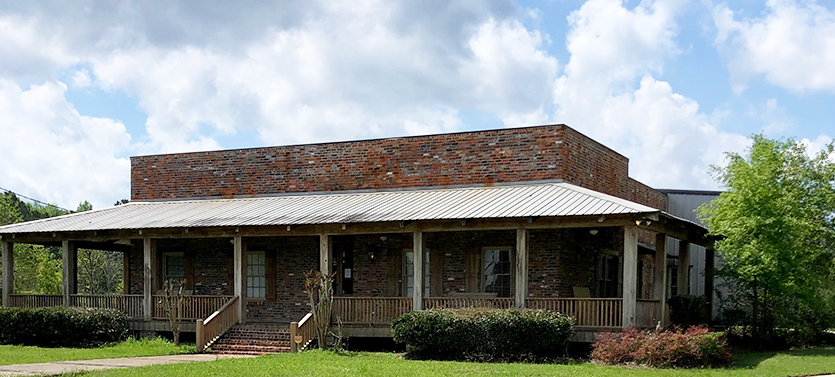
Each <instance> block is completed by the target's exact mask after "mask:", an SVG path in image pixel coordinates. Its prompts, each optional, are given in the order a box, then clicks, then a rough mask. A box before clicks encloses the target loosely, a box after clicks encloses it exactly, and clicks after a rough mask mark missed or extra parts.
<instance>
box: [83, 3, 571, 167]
mask: <svg viewBox="0 0 835 377" xmlns="http://www.w3.org/2000/svg"><path fill="white" fill-rule="evenodd" d="M497 3H499V4H500V3H501V2H497ZM485 4H490V3H485ZM438 5H439V7H440V8H439V9H438V10H437V11H432V12H429V11H427V9H426V8H425V7H418V8H419V9H418V8H415V4H404V5H400V6H397V5H396V4H395V3H390V2H376V1H369V2H362V3H352V5H351V6H350V7H343V6H341V5H338V4H329V6H327V7H324V8H323V9H322V13H321V14H320V15H319V17H318V18H316V19H311V20H307V21H306V22H302V23H299V24H297V25H295V27H293V28H282V27H276V28H274V29H273V30H271V31H268V32H266V33H262V34H260V35H259V36H258V37H256V38H252V39H249V40H246V41H244V42H243V43H242V44H243V46H240V47H239V48H237V49H234V50H223V49H214V48H204V47H199V46H188V47H182V48H177V49H168V48H161V47H142V48H136V49H130V50H125V51H115V52H112V53H109V54H107V55H102V56H100V57H94V58H92V59H91V64H92V67H93V69H94V73H95V75H96V78H97V82H99V83H101V85H103V86H104V87H105V88H107V89H119V90H124V91H125V92H128V93H131V94H133V95H135V96H136V97H137V98H139V101H140V107H141V108H142V109H143V110H145V111H146V112H147V113H148V123H147V130H148V133H149V136H150V139H151V142H150V144H149V145H146V146H145V149H148V150H153V149H158V150H160V151H182V150H193V149H205V148H215V147H219V145H220V144H221V143H220V142H219V140H220V138H222V137H224V135H229V134H233V133H235V132H237V131H239V130H241V129H247V128H249V129H254V130H256V131H257V132H258V134H259V135H261V138H262V140H263V141H265V142H266V143H270V144H286V143H297V142H311V141H328V140H339V139H352V138H363V137H379V136H391V135H401V134H404V133H405V134H411V133H413V132H424V131H426V130H444V131H455V130H456V129H459V128H460V127H461V121H460V120H458V119H452V118H451V117H457V116H458V115H457V110H450V109H467V110H475V111H480V112H486V113H489V114H493V115H494V116H496V117H497V118H499V119H504V120H506V122H507V123H508V124H516V123H517V122H519V121H521V120H525V121H534V120H540V119H542V118H543V117H542V116H541V114H543V111H544V110H543V108H544V107H545V106H548V105H549V104H550V102H551V93H552V91H551V84H552V82H553V79H554V77H555V75H556V71H557V67H558V64H557V61H556V59H555V58H553V57H551V56H549V55H548V54H547V53H546V52H545V51H544V46H543V39H542V37H541V35H540V34H539V33H537V32H531V31H528V30H527V29H526V28H525V27H524V26H523V25H522V24H520V23H519V22H518V21H516V20H514V19H512V18H507V15H508V14H509V13H508V11H507V10H504V9H503V8H501V7H499V8H500V9H499V10H495V9H493V8H491V7H489V6H488V7H487V9H485V7H484V5H483V4H482V3H472V4H470V3H465V4H461V3H455V4H446V3H443V2H441V3H439V4H438ZM413 8H414V9H413ZM416 125H420V126H419V127H418V126H416ZM418 129H419V130H424V131H417V130H418ZM198 135H201V136H202V137H201V136H198ZM207 135H210V136H207Z"/></svg>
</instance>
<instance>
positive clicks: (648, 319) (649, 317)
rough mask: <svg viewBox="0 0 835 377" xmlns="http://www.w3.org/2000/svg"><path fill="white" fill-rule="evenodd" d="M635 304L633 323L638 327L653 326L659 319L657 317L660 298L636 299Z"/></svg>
mask: <svg viewBox="0 0 835 377" xmlns="http://www.w3.org/2000/svg"><path fill="white" fill-rule="evenodd" d="M636 305H637V307H636V308H635V325H637V326H638V327H650V328H654V327H655V326H656V325H657V324H658V322H659V321H661V318H658V314H659V313H658V312H659V310H660V307H661V300H648V299H638V302H637V303H636Z"/></svg>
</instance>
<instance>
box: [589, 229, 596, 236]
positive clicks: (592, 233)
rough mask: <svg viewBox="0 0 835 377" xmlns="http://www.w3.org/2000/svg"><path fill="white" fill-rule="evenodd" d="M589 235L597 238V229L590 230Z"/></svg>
mask: <svg viewBox="0 0 835 377" xmlns="http://www.w3.org/2000/svg"><path fill="white" fill-rule="evenodd" d="M589 234H591V235H592V236H596V235H597V229H592V230H590V231H589Z"/></svg>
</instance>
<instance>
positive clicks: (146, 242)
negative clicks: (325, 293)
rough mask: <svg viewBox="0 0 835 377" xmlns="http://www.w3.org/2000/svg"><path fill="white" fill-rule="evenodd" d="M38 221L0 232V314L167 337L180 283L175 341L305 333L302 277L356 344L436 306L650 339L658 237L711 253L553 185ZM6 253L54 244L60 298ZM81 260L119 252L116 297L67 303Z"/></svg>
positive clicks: (141, 207)
mask: <svg viewBox="0 0 835 377" xmlns="http://www.w3.org/2000/svg"><path fill="white" fill-rule="evenodd" d="M120 207H123V208H120ZM49 220H52V221H38V222H33V223H24V224H17V225H13V226H7V227H4V228H0V234H2V237H3V239H2V243H0V246H2V252H3V253H2V254H3V271H2V272H3V305H5V306H27V307H34V306H57V305H65V306H88V307H110V308H116V309H119V310H122V311H124V312H125V313H126V314H127V315H128V317H129V318H131V319H132V323H133V327H134V329H137V330H160V331H164V330H165V327H166V325H165V323H164V321H162V319H163V318H165V313H164V312H163V310H162V307H161V305H160V301H161V297H160V295H159V289H160V287H161V282H162V281H165V280H167V279H168V278H180V277H183V278H185V280H186V282H187V283H186V284H187V291H188V293H189V294H187V295H186V302H185V305H184V307H185V310H184V312H185V315H184V319H186V320H188V321H189V323H190V324H191V325H189V326H188V327H186V328H185V330H186V331H190V330H191V331H196V332H198V334H199V333H201V331H202V332H205V331H207V330H201V328H203V327H210V325H209V324H208V323H215V322H223V324H221V325H217V328H216V329H213V330H211V331H212V332H215V333H217V332H220V333H222V332H223V331H225V329H223V327H224V326H226V327H227V328H228V326H231V324H234V323H246V322H271V323H291V322H297V323H296V324H295V330H293V331H295V333H306V332H308V330H306V326H309V323H308V322H306V321H304V320H303V318H305V317H306V315H305V314H306V313H307V312H308V306H307V296H306V294H305V293H304V289H303V279H304V277H303V272H304V271H309V270H311V269H319V270H321V271H322V272H324V273H328V274H334V277H335V280H336V281H335V287H334V288H335V294H336V296H337V297H336V298H335V302H334V320H335V321H336V322H339V323H341V324H342V325H343V326H344V330H345V331H346V333H347V334H348V335H353V336H388V335H389V334H390V329H389V325H390V323H391V321H393V320H394V319H395V318H397V317H398V316H399V315H401V314H403V313H406V312H408V311H412V310H421V309H430V308H436V307H447V308H453V307H487V308H511V307H515V308H524V307H528V308H538V309H548V310H556V311H559V312H562V313H566V314H569V315H571V316H572V317H574V318H575V321H576V323H577V325H578V329H579V330H580V331H581V332H583V331H585V332H588V333H589V334H590V333H591V332H593V331H599V330H607V329H608V330H613V329H620V328H624V327H629V326H642V327H654V326H655V325H656V324H657V323H658V322H662V324H663V323H665V318H666V315H667V314H666V308H665V305H662V303H663V302H664V301H666V297H665V296H666V294H667V293H666V289H665V287H666V286H667V285H668V283H667V274H666V264H667V263H666V260H667V254H666V243H667V239H668V236H670V237H674V238H676V239H679V240H681V241H680V242H679V246H680V247H683V248H684V249H682V250H683V252H682V253H684V254H685V255H686V251H684V250H685V249H688V248H689V243H690V242H693V243H697V244H700V245H705V246H708V247H710V242H709V240H708V239H707V237H706V236H705V234H706V232H705V230H704V229H703V228H701V227H700V226H698V225H696V224H693V223H690V222H687V221H685V220H681V219H678V218H675V217H673V216H670V215H668V214H666V213H663V212H661V211H659V210H656V209H653V208H650V207H646V206H642V205H640V204H637V203H632V202H629V201H626V200H623V199H620V198H615V197H611V196H608V195H605V194H600V193H596V192H593V191H590V190H586V189H582V188H579V187H577V186H573V185H570V184H565V183H545V184H530V185H507V186H494V187H477V188H461V189H434V190H409V191H395V192H374V193H353V194H319V195H309V196H300V195H287V196H277V197H264V198H251V199H223V200H219V199H218V200H194V201H175V202H137V203H131V204H129V205H125V206H119V207H114V208H109V209H105V210H99V211H94V212H93V213H79V214H74V215H70V216H65V217H63V218H56V219H49ZM15 242H21V243H37V244H50V245H56V244H60V245H61V247H62V252H63V260H64V263H63V268H64V286H63V288H64V290H63V292H64V293H63V294H62V295H54V296H36V295H16V294H15V293H14V291H13V283H12V282H13V274H14V256H13V250H14V249H13V244H14V243H15ZM79 247H88V248H103V249H105V250H112V249H118V250H120V251H122V252H125V253H126V254H125V255H126V257H125V258H124V260H125V261H126V262H125V263H126V265H125V292H124V294H123V295H99V296H96V295H79V294H77V290H76V288H75V276H74V274H75V268H74V267H75V266H74V264H75V258H76V256H75V255H76V253H77V249H78V248H79ZM682 253H680V255H681V254H682ZM686 273H688V270H687V269H680V274H686ZM677 278H678V279H686V277H682V276H678V277H677ZM298 322H300V323H298ZM211 326H215V325H214V324H212V325H211ZM210 335H211V334H210ZM212 336H216V334H215V335H211V336H208V337H209V338H211V337H212Z"/></svg>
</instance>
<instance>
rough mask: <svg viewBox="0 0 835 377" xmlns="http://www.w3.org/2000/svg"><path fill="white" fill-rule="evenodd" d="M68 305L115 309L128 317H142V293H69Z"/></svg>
mask: <svg viewBox="0 0 835 377" xmlns="http://www.w3.org/2000/svg"><path fill="white" fill-rule="evenodd" d="M59 305H60V304H59ZM70 306H80V307H84V308H110V309H117V310H120V311H122V312H124V313H125V315H127V317H128V318H142V295H71V296H70Z"/></svg>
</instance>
